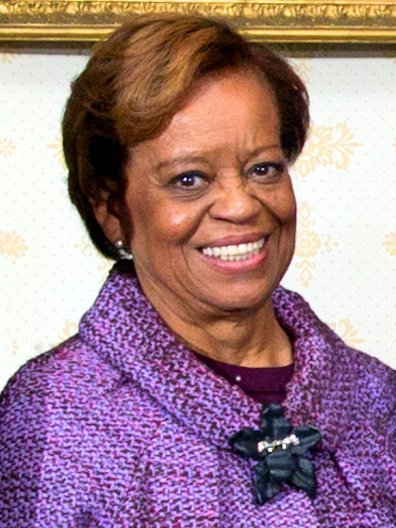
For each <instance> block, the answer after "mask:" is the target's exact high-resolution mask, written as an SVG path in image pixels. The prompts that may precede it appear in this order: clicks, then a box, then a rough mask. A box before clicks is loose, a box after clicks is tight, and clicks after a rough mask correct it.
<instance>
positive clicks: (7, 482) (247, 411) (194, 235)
mask: <svg viewBox="0 0 396 528" xmlns="http://www.w3.org/2000/svg"><path fill="white" fill-rule="evenodd" d="M307 101H308V97H307V94H306V91H305V88H304V86H303V84H302V82H301V80H300V79H299V78H298V77H297V76H296V74H295V73H294V72H293V71H292V70H291V69H290V67H289V66H288V65H287V64H286V63H285V61H283V60H282V59H280V58H279V57H277V56H275V55H274V54H273V53H272V52H271V51H269V50H268V49H267V48H265V47H264V46H262V45H257V44H252V43H248V42H246V41H245V40H244V39H243V38H242V37H240V36H238V35H237V34H236V33H235V32H233V31H232V30H230V29H229V28H228V27H227V26H225V25H224V24H222V23H219V22H215V21H213V20H207V19H203V18H197V17H189V16H181V17H180V16H173V15H167V16H156V17H141V18H138V19H136V20H131V21H128V22H127V23H126V24H125V25H124V26H122V27H121V28H120V29H118V30H117V31H116V32H115V33H114V34H113V35H112V36H111V37H110V39H109V40H108V41H107V42H104V43H103V44H101V45H100V46H99V47H98V48H97V49H96V51H95V52H94V54H93V56H92V58H91V60H90V61H89V63H88V65H87V67H86V69H85V71H84V72H83V73H82V74H81V75H80V77H79V78H78V79H77V80H76V81H75V83H74V85H73V89H72V94H71V97H70V99H69V102H68V105H67V108H66V112H65V118H64V149H65V156H66V161H67V165H68V168H69V189H70V195H71V198H72V201H73V202H74V203H75V205H76V206H77V208H78V210H79V212H80V214H81V216H82V218H83V219H84V221H85V224H86V226H87V228H88V231H89V233H90V236H91V238H92V240H93V242H94V243H95V245H96V246H97V247H98V249H99V250H100V251H101V252H102V253H103V254H105V255H107V256H109V257H111V258H115V259H118V258H119V257H122V258H121V259H120V261H119V262H118V263H117V264H116V265H115V267H114V268H113V270H112V272H111V274H110V276H109V279H108V280H107V282H106V284H105V285H104V287H103V289H102V291H101V292H100V294H99V297H98V299H97V301H96V302H95V304H94V306H93V307H92V308H91V309H90V310H89V311H88V312H87V314H86V315H85V316H84V317H83V319H82V321H81V324H80V330H79V334H78V335H77V336H75V337H73V338H71V339H70V340H68V341H67V342H65V343H63V344H61V345H60V346H59V347H57V348H56V349H54V350H52V351H50V352H48V353H47V354H44V355H42V356H40V357H39V358H37V359H35V360H33V361H32V362H30V363H29V364H28V365H26V366H25V367H24V368H23V369H21V371H20V372H19V373H17V375H16V376H15V377H14V378H13V379H12V381H11V382H10V383H9V384H8V387H7V388H6V390H5V392H4V393H3V396H2V401H1V414H0V424H1V442H2V444H1V455H0V456H1V471H2V478H1V484H0V486H1V490H0V492H1V493H0V506H1V508H0V512H1V513H0V521H1V523H0V524H1V526H2V527H3V526H4V527H6V528H11V527H12V528H14V527H21V528H22V527H40V528H41V527H42V528H44V527H46V528H47V527H57V528H60V527H68V528H70V527H88V526H89V527H94V526H100V527H106V528H107V527H145V526H158V527H167V526H169V527H177V526H180V527H194V526H197V527H240V526H244V527H249V528H251V527H262V526H268V527H286V526H294V527H301V528H302V527H304V528H306V527H310V528H314V527H319V526H320V527H328V528H330V527H331V528H338V527H340V528H341V527H342V528H345V527H359V528H363V527H367V528H368V527H370V528H372V527H374V526H376V527H383V528H385V527H388V528H390V527H392V526H396V513H395V507H394V506H395V499H396V491H395V490H396V463H395V458H396V456H395V455H396V453H395V451H396V445H395V431H396V425H395V388H396V387H395V374H394V372H392V371H391V370H390V369H389V368H388V367H386V366H384V365H382V364H381V363H379V362H378V361H377V360H376V359H374V358H370V357H368V356H366V355H364V354H363V353H360V352H357V351H355V350H351V349H349V348H348V347H347V346H346V345H345V344H344V343H343V342H342V341H341V340H340V339H339V338H338V337H337V336H336V335H334V333H333V332H332V331H331V330H330V329H329V328H328V327H326V326H325V325H324V324H323V323H321V322H320V321H319V320H318V319H317V317H316V316H315V315H314V313H313V312H312V311H311V310H310V308H309V306H308V305H307V304H306V303H305V302H304V300H303V299H302V298H301V297H300V296H298V295H297V294H295V293H292V292H289V291H287V290H285V289H283V288H281V287H280V286H279V282H280V281H281V279H282V276H283V275H284V273H285V271H286V269H287V267H288V265H289V263H290V260H291V258H292V255H293V249H294V238H295V221H296V205H295V200H294V194H293V188H292V184H291V181H290V177H289V174H288V167H289V165H290V164H291V163H292V162H293V161H294V160H295V159H296V157H297V156H298V154H299V153H300V152H301V149H302V147H303V145H304V141H305V137H306V132H307V127H308V103H307ZM132 255H133V261H131V260H130V258H131V256H132ZM125 257H127V258H125ZM263 404H264V407H263V410H262V406H263ZM268 404H269V405H268ZM280 404H282V406H280ZM260 416H261V420H260Z"/></svg>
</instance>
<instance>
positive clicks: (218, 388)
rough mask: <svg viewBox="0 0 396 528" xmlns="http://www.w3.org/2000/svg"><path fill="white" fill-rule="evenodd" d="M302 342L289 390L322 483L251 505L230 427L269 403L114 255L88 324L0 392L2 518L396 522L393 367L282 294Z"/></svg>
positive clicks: (130, 522)
mask: <svg viewBox="0 0 396 528" xmlns="http://www.w3.org/2000/svg"><path fill="white" fill-rule="evenodd" d="M274 306H275V309H276V314H277V317H278V319H279V321H280V323H281V325H282V326H283V327H284V329H285V330H286V332H287V333H288V334H289V336H291V338H292V340H293V347H294V354H295V373H294V376H293V378H292V380H291V381H290V383H289V384H288V387H287V397H286V399H285V401H284V403H283V406H284V408H285V413H286V416H287V417H288V418H289V419H290V420H291V422H292V424H293V425H294V426H298V425H303V424H310V425H313V426H315V427H318V428H319V429H320V430H321V432H322V433H323V440H322V442H321V443H320V445H319V446H318V448H317V449H316V450H315V451H314V453H313V455H312V460H313V463H314V466H315V469H316V476H317V483H318V495H317V498H316V499H315V500H314V501H311V500H310V499H309V498H308V497H307V496H306V495H305V494H304V493H303V492H301V491H298V490H296V489H292V488H285V489H284V491H282V492H281V493H279V494H278V495H277V496H276V497H275V498H274V499H272V500H271V501H270V502H268V503H267V504H265V505H263V506H257V505H256V504H255V502H254V500H253V494H252V465H251V463H250V462H249V461H247V460H244V459H242V458H240V457H239V456H238V455H236V454H235V453H233V452H232V450H231V449H230V447H229V445H228V438H229V437H230V436H231V435H232V434H233V433H235V432H236V431H239V430H240V429H241V428H243V427H252V428H257V426H258V423H259V416H260V410H261V405H260V404H259V403H257V402H255V401H254V400H253V399H251V398H249V397H248V396H246V395H245V394H244V393H243V392H242V391H241V390H240V389H239V388H238V386H237V385H234V386H232V385H230V384H229V383H228V382H227V381H225V380H224V379H222V378H220V377H218V376H216V375H215V374H214V373H213V372H212V371H211V370H210V369H208V367H206V366H205V365H204V364H203V363H201V362H200V361H198V360H197V358H196V357H195V356H194V354H193V353H191V352H190V351H189V350H188V349H187V348H186V347H185V345H183V344H182V343H180V342H179V341H178V340H177V337H176V336H175V335H174V334H173V333H172V332H171V331H170V330H169V328H168V327H167V326H166V325H165V323H164V322H163V321H162V320H161V318H160V317H159V315H158V314H157V312H156V311H155V310H154V309H153V307H152V306H151V304H150V303H149V301H148V300H147V298H146V297H145V296H144V294H143V293H142V291H141V289H140V287H139V285H138V282H137V279H136V276H135V275H134V273H133V272H132V271H131V268H130V265H129V267H127V266H125V265H120V264H118V265H116V266H115V268H114V269H113V271H112V272H111V274H110V277H109V279H108V280H107V282H106V284H105V286H104V288H103V289H102V291H101V293H100V295H99V297H98V299H97V301H96V302H95V304H94V306H93V307H92V308H91V309H90V310H89V311H88V312H87V314H86V315H85V316H84V317H83V319H82V321H81V324H80V331H79V334H78V335H77V336H75V337H73V338H72V339H70V340H68V341H67V342H65V343H63V344H62V345H60V346H59V347H57V348H56V349H54V350H52V351H50V352H48V353H46V354H43V355H41V356H40V357H38V358H36V359H34V360H32V361H31V362H29V363H28V364H27V365H25V366H24V367H23V368H22V369H21V370H20V371H19V372H18V373H17V374H16V375H15V376H14V377H13V379H12V380H11V381H10V382H9V384H8V386H7V388H6V389H5V391H4V392H3V395H2V398H1V404H0V439H1V444H0V462H1V479H0V527H1V528H28V527H29V528H74V527H75V528H83V527H92V528H93V527H100V528H111V527H115V528H121V527H125V528H134V527H139V528H144V527H158V528H167V527H169V528H178V527H179V528H195V527H197V528H215V527H216V528H240V527H246V528H256V527H257V528H259V527H260V528H263V527H266V528H280V527H282V528H285V527H293V528H319V527H322V528H374V527H375V528H394V527H395V526H396V507H395V505H396V462H395V460H396V415H395V400H396V379H395V372H394V371H392V370H391V369H389V368H388V367H386V366H384V365H383V364H381V363H380V362H379V361H378V360H376V359H374V358H372V357H369V356H366V355H365V354H363V353H360V352H357V351H355V350H352V349H350V348H348V347H347V346H346V345H345V344H344V343H343V342H342V341H341V340H340V339H339V338H338V337H337V336H336V335H335V334H334V333H333V332H332V331H331V330H330V329H329V328H328V327H326V326H325V325H324V324H323V323H322V322H320V321H319V320H318V318H317V317H316V316H315V315H314V313H313V312H312V311H311V310H310V308H309V306H308V305H307V303H306V302H305V301H304V300H303V299H302V298H301V297H300V296H299V295H297V294H296V293H292V292H289V291H287V290H285V289H282V288H278V289H277V290H276V291H275V292H274Z"/></svg>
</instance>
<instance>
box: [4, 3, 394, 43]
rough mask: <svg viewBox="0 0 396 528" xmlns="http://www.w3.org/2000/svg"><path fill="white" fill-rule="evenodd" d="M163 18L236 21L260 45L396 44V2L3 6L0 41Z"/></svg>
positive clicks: (86, 37)
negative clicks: (145, 15) (129, 18)
mask: <svg viewBox="0 0 396 528" xmlns="http://www.w3.org/2000/svg"><path fill="white" fill-rule="evenodd" d="M160 12H178V13H197V14H202V15H206V16H211V17H217V18H220V19H224V20H228V21H232V22H233V24H235V25H236V27H237V28H238V30H239V31H240V32H241V33H243V34H245V35H247V36H248V37H249V38H251V39H252V40H256V41H267V42H278V43H291V42H296V43H321V42H322V43H324V42H326V43H345V42H348V43H381V44H388V43H396V0H393V1H387V2H383V1H378V0H366V1H365V2H361V1H356V0H349V1H345V0H333V1H329V0H325V1H318V0H286V1H283V2H278V1H275V0H254V1H249V0H242V1H239V2H230V1H225V0H217V1H214V0H210V1H206V2H200V1H188V0H187V1H171V2H167V1H161V0H151V1H138V0H41V1H40V0H27V1H20V0H0V40H2V41H25V42H26V41H28V42H29V41H30V42H34V41H41V42H45V41H69V42H70V41H75V42H82V41H95V40H98V39H100V38H102V37H104V36H105V35H106V34H108V33H109V32H110V31H111V30H112V29H114V27H116V26H117V25H118V24H120V23H121V22H122V20H124V19H125V17H126V16H128V15H132V14H137V15H138V14H142V13H160Z"/></svg>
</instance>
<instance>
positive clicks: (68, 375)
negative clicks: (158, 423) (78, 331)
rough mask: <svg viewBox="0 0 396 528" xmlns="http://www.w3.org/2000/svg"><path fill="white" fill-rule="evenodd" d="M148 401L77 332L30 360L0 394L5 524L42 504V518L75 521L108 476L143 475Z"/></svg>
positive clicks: (0, 498) (20, 520) (47, 522)
mask: <svg viewBox="0 0 396 528" xmlns="http://www.w3.org/2000/svg"><path fill="white" fill-rule="evenodd" d="M147 409H149V410H150V406H149V405H148V404H147V398H146V397H145V395H144V393H142V391H141V390H139V389H138V388H137V387H136V386H134V385H133V384H132V383H130V382H126V380H125V379H124V378H123V376H122V374H121V373H120V372H119V371H117V370H116V369H115V368H113V367H112V366H111V365H110V364H108V363H107V362H105V361H104V360H103V359H102V358H101V357H100V355H99V354H98V353H97V352H95V351H93V350H92V349H91V348H90V347H89V346H88V345H86V344H85V343H84V342H82V341H81V339H80V338H79V337H78V336H77V337H74V338H72V339H70V340H69V341H67V342H65V343H63V344H62V345H60V346H59V347H57V348H55V349H53V350H51V351H49V352H47V353H45V354H42V355H41V356H39V357H37V358H35V359H33V360H31V361H29V362H28V363H27V364H26V365H25V366H23V367H22V368H21V369H20V370H19V371H18V372H17V373H16V374H15V375H14V377H13V378H12V379H11V380H10V382H9V383H8V385H7V387H6V388H5V390H4V391H3V394H2V395H1V398H0V444H1V446H2V447H1V450H0V474H1V475H0V476H1V478H0V524H1V525H2V521H4V522H6V524H5V526H25V524H24V522H28V519H29V518H30V517H31V515H33V514H34V513H35V512H36V511H37V512H40V516H41V517H40V519H41V518H42V524H40V526H41V525H42V526H55V524H54V523H55V518H57V519H58V518H59V519H62V521H64V523H65V524H62V526H63V525H65V526H66V525H67V526H74V524H73V523H74V521H73V519H74V515H76V512H78V511H85V508H87V507H88V506H87V505H88V504H89V503H90V502H91V501H95V500H97V501H99V502H100V499H98V497H101V495H102V494H104V493H107V491H106V489H107V488H106V486H105V485H104V483H105V482H113V483H114V485H115V486H116V485H118V484H117V483H118V482H123V483H124V484H125V487H126V488H127V486H126V484H127V483H128V482H129V481H130V480H131V479H132V478H133V479H134V480H135V481H137V479H136V472H135V471H134V469H133V468H134V467H135V466H136V465H137V464H138V461H139V456H138V453H139V452H140V450H141V449H142V448H144V447H142V446H141V443H140V442H139V435H140V437H144V438H145V437H146V436H147V438H149V437H150V435H149V434H145V433H146V429H145V427H146V428H148V427H149V425H148V424H147V426H146V423H147V421H145V420H144V418H145V417H146V416H149V412H145V411H146V410H147ZM151 426H152V424H151ZM126 447H128V449H126ZM114 453H118V455H117V456H116V457H115V456H114ZM126 458H127V460H126ZM115 476H117V479H118V480H117V483H116V482H114V480H115ZM134 485H135V484H130V485H129V488H130V489H132V488H133V486H134ZM121 495H122V494H121V493H120V496H119V499H120V500H121V499H122V497H121ZM117 497H118V495H117ZM115 499H116V498H114V500H115ZM117 500H118V499H117ZM57 516H58V517H57ZM7 523H8V524H7ZM27 525H28V524H26V526H27Z"/></svg>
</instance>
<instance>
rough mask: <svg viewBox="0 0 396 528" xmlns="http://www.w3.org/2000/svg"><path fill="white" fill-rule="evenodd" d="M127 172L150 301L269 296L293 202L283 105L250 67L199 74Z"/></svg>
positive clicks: (250, 304)
mask: <svg viewBox="0 0 396 528" xmlns="http://www.w3.org/2000/svg"><path fill="white" fill-rule="evenodd" d="M127 174H128V184H127V190H126V195H125V207H126V212H125V214H126V216H127V221H126V222H125V223H124V233H125V230H127V238H128V242H129V245H130V247H131V249H132V252H133V255H134V261H135V266H136V270H137V273H138V277H139V280H140V282H141V285H142V287H143V289H144V291H145V292H146V294H147V295H148V297H149V298H150V300H151V301H152V302H153V304H154V305H156V302H155V300H156V299H161V302H165V303H166V304H167V305H168V306H169V307H170V308H172V307H175V308H176V309H177V308H181V309H183V307H184V309H188V308H191V309H193V310H202V309H203V310H204V311H205V310H206V311H208V313H213V312H216V311H218V310H220V311H229V310H241V309H242V310H246V309H255V308H258V307H260V306H262V305H263V304H265V303H266V302H267V301H268V300H269V299H270V297H271V293H272V291H273V290H274V288H275V287H276V286H277V285H278V283H279V281H280V280H281V278H282V276H283V274H284V273H285V271H286V269H287V267H288V265H289V263H290V260H291V258H292V255H293V251H294V238H295V220H296V205H295V199H294V193H293V189H292V184H291V181H290V177H289V174H288V167H287V163H286V160H285V158H284V155H283V153H282V149H281V145H280V137H279V119H278V112H277V106H276V103H275V101H274V98H273V96H272V94H271V91H270V89H269V88H268V87H267V86H266V85H264V84H263V83H262V82H259V80H258V79H257V77H256V76H255V75H254V74H249V73H246V72H234V73H228V74H225V75H224V76H222V77H217V78H212V79H209V80H206V81H205V82H202V84H201V85H199V86H198V88H197V89H196V91H195V92H194V93H193V96H192V97H191V99H190V100H189V102H188V103H187V104H186V105H185V106H184V108H183V109H182V110H180V111H179V112H178V113H177V114H176V115H175V116H174V117H173V119H172V120H171V122H170V124H169V126H168V127H167V128H166V130H165V131H164V132H163V133H162V134H161V135H160V136H158V137H156V138H155V139H151V140H148V141H145V142H143V143H141V144H140V145H138V146H137V147H136V148H135V149H134V150H133V152H132V153H131V157H130V161H129V165H128V167H127ZM126 225H127V226H129V227H128V228H127V229H125V226H126ZM175 303H176V305H175Z"/></svg>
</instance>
